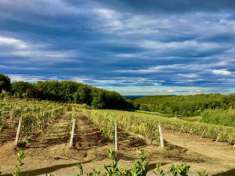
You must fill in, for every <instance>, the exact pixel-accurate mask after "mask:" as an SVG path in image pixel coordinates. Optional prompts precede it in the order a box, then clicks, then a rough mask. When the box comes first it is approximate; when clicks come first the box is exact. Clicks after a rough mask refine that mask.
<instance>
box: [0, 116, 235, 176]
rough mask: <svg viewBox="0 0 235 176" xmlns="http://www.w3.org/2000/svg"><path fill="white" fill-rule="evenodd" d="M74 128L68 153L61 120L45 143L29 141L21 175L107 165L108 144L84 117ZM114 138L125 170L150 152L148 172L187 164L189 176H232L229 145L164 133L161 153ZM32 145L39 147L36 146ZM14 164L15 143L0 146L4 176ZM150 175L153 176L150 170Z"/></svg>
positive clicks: (65, 175) (64, 175)
mask: <svg viewBox="0 0 235 176" xmlns="http://www.w3.org/2000/svg"><path fill="white" fill-rule="evenodd" d="M77 126H79V128H76V132H75V134H76V136H75V144H74V148H73V149H69V147H68V134H67V132H66V131H68V130H67V129H68V128H69V125H68V124H67V122H65V121H64V119H63V120H59V121H58V124H54V125H53V127H51V128H50V129H49V131H50V132H47V133H45V135H44V136H43V138H40V139H43V141H44V143H43V145H38V144H42V143H41V142H40V140H35V141H32V143H31V144H30V145H29V146H28V147H27V148H26V149H25V156H26V158H25V160H24V163H25V164H24V166H23V171H24V173H25V175H28V176H36V175H45V174H46V173H53V174H55V175H56V176H70V175H71V176H73V175H76V173H78V168H77V164H79V163H80V164H82V165H83V167H84V170H88V171H91V170H93V169H98V170H102V169H103V166H104V165H108V164H109V163H110V160H109V159H107V151H108V149H110V148H113V144H112V142H111V141H109V140H108V139H106V138H105V137H104V136H102V134H101V133H100V131H99V130H98V129H97V128H96V126H95V125H94V124H92V123H91V122H89V120H88V119H86V118H84V117H80V118H79V119H78V120H77ZM49 134H50V135H49ZM65 136H66V137H65ZM118 136H119V158H120V165H121V166H123V167H130V165H131V164H132V163H133V162H134V161H135V160H136V159H138V157H139V155H140V153H141V150H144V151H146V152H147V153H149V156H150V168H154V167H155V166H156V164H157V163H161V164H162V165H163V168H164V169H166V168H169V167H170V165H171V164H172V163H188V164H190V165H191V172H192V175H196V172H197V171H201V170H204V169H206V170H207V171H208V173H209V175H217V176H219V175H221V176H222V175H224V176H225V175H226V176H229V175H230V176H235V150H233V149H232V146H231V145H228V144H225V143H218V142H213V141H211V140H209V139H202V138H200V137H198V136H189V135H187V134H179V133H176V132H172V131H166V130H164V137H165V139H166V141H167V147H165V149H161V148H159V147H158V146H155V145H147V144H145V143H144V141H142V140H141V139H139V138H137V137H136V136H133V135H132V134H128V133H126V132H125V131H122V130H120V131H119V133H118ZM45 141H46V142H45ZM51 141H53V142H51ZM58 141H59V142H58ZM61 141H62V142H61ZM37 145H38V146H39V147H35V146H37ZM30 146H31V147H30ZM15 164H16V150H15V149H14V142H12V141H8V142H7V143H6V142H5V143H3V144H1V145H0V168H1V171H2V173H3V176H8V175H11V172H12V171H13V169H14V167H15ZM149 175H154V174H153V171H152V170H151V171H150V172H149Z"/></svg>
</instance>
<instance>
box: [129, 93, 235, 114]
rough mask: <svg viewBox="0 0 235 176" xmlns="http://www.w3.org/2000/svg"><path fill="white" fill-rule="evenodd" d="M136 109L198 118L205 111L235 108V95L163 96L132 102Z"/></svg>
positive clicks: (148, 97)
mask: <svg viewBox="0 0 235 176" xmlns="http://www.w3.org/2000/svg"><path fill="white" fill-rule="evenodd" d="M132 101H133V103H134V104H135V106H136V108H138V109H141V110H145V111H152V112H161V113H165V114H172V115H176V116H179V115H182V116H196V115H200V114H201V112H203V111H204V110H205V109H228V108H230V107H234V106H235V94H231V95H222V94H199V95H177V96H175V95H166V96H164V95H161V96H146V97H142V98H136V99H133V100H132Z"/></svg>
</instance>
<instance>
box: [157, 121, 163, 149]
mask: <svg viewBox="0 0 235 176" xmlns="http://www.w3.org/2000/svg"><path fill="white" fill-rule="evenodd" d="M158 129H159V136H160V146H161V148H164V138H163V134H162V128H161V125H160V124H159V125H158Z"/></svg>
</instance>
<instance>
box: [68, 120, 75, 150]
mask: <svg viewBox="0 0 235 176" xmlns="http://www.w3.org/2000/svg"><path fill="white" fill-rule="evenodd" d="M75 126H76V119H72V129H71V135H70V141H69V148H72V147H73V140H74V131H75Z"/></svg>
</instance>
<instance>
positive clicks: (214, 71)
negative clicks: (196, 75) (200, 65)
mask: <svg viewBox="0 0 235 176" xmlns="http://www.w3.org/2000/svg"><path fill="white" fill-rule="evenodd" d="M212 73H213V74H215V75H221V76H230V75H232V72H230V71H228V70H226V69H221V70H212Z"/></svg>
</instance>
